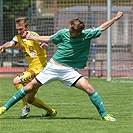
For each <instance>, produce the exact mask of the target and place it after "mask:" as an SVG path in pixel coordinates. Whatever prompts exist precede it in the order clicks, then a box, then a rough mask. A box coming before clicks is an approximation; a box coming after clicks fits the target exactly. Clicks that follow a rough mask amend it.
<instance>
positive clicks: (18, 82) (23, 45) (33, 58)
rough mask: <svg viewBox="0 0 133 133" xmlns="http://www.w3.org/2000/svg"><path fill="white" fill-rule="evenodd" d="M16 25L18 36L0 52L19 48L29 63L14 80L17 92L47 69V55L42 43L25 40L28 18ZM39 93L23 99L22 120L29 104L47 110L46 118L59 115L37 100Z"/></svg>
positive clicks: (32, 34) (21, 19)
mask: <svg viewBox="0 0 133 133" xmlns="http://www.w3.org/2000/svg"><path fill="white" fill-rule="evenodd" d="M15 24H16V30H17V32H18V35H16V36H15V37H13V39H12V40H11V41H9V42H6V43H5V44H3V45H2V46H0V50H1V51H3V50H4V49H7V48H10V47H19V48H20V49H21V51H22V53H23V55H24V56H25V58H26V59H27V61H28V69H27V70H26V71H25V72H23V73H22V74H21V75H19V76H16V77H15V78H14V79H13V84H14V86H15V88H16V90H19V89H20V88H22V87H23V86H25V85H26V84H27V83H29V82H30V81H32V79H34V77H35V76H36V75H37V74H38V73H39V72H40V71H41V70H42V69H43V68H44V67H45V65H46V62H47V54H46V51H45V50H44V49H43V47H41V43H40V42H35V41H31V40H27V39H25V36H26V35H25V31H28V30H29V25H28V19H27V18H26V17H19V18H17V19H15ZM30 33H31V34H30V35H31V36H39V35H38V34H37V33H36V32H32V31H30ZM37 91H38V89H36V90H35V91H33V92H31V93H29V94H27V95H26V97H24V98H23V99H22V106H23V108H22V112H21V114H20V118H25V117H26V116H27V115H28V112H29V111H30V108H29V106H28V104H27V103H30V104H32V105H34V106H36V107H38V108H42V109H44V110H46V111H47V113H46V115H45V116H51V117H53V116H55V115H56V114H57V112H56V110H54V109H52V108H51V107H49V106H48V105H46V104H45V103H44V102H42V101H41V100H40V99H38V98H35V94H36V93H37Z"/></svg>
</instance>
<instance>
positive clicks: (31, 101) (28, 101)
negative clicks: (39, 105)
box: [26, 98, 34, 104]
mask: <svg viewBox="0 0 133 133" xmlns="http://www.w3.org/2000/svg"><path fill="white" fill-rule="evenodd" d="M26 101H27V103H29V104H32V103H33V102H34V99H32V98H27V99H26Z"/></svg>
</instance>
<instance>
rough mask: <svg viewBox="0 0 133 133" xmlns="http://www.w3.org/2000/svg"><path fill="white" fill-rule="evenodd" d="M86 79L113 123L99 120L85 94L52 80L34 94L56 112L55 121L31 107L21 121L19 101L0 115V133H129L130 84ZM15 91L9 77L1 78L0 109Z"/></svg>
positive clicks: (131, 107) (131, 93)
mask: <svg viewBox="0 0 133 133" xmlns="http://www.w3.org/2000/svg"><path fill="white" fill-rule="evenodd" d="M88 80H89V82H90V83H91V84H92V86H93V87H94V88H95V90H96V91H97V92H98V93H99V94H100V96H101V98H102V100H103V102H104V105H105V107H106V110H107V113H109V114H113V115H114V117H115V118H116V119H117V121H116V122H107V121H102V120H100V116H99V114H98V113H97V110H96V108H95V107H94V106H93V105H92V103H91V101H90V100H89V98H88V96H87V94H85V93H84V92H82V91H81V90H78V89H75V88H71V89H68V88H66V87H65V86H63V85H62V84H61V83H60V82H58V81H55V82H52V83H50V84H48V85H45V86H44V85H43V86H42V87H41V88H40V90H39V91H38V93H37V95H36V97H38V98H40V99H42V100H43V101H45V102H46V103H47V104H48V105H50V106H51V107H53V108H55V109H56V110H57V112H58V114H57V116H56V117H55V118H53V119H50V118H42V117H41V115H42V114H43V113H46V112H45V111H43V110H42V109H38V108H36V107H34V106H32V105H30V108H31V111H30V113H29V116H28V117H27V118H26V119H20V118H19V114H20V111H21V101H19V102H18V103H17V104H15V105H14V106H13V107H11V108H10V109H9V110H8V111H7V112H5V113H4V114H3V115H1V116H0V133H132V132H133V124H132V118H133V117H132V115H133V113H132V112H133V110H132V109H133V104H132V101H133V91H132V89H133V88H132V87H133V86H132V84H131V83H128V82H107V81H106V79H100V78H99V79H88ZM15 92H16V90H15V89H14V87H13V85H12V78H1V79H0V106H2V105H4V104H5V103H6V101H7V100H9V98H10V97H11V96H12V95H13V94H14V93H15Z"/></svg>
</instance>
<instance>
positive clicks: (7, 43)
mask: <svg viewBox="0 0 133 133" xmlns="http://www.w3.org/2000/svg"><path fill="white" fill-rule="evenodd" d="M14 46H15V44H14V43H13V42H12V41H10V42H6V43H4V44H3V45H2V46H0V50H2V49H3V50H4V49H7V48H11V47H14Z"/></svg>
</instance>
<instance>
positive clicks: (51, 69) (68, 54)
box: [0, 12, 123, 121]
mask: <svg viewBox="0 0 133 133" xmlns="http://www.w3.org/2000/svg"><path fill="white" fill-rule="evenodd" d="M122 16H123V13H122V12H118V13H117V15H116V16H115V17H114V18H112V19H111V20H109V21H107V22H104V23H103V24H101V25H100V26H99V27H98V28H93V29H86V30H84V28H85V25H84V23H83V21H81V20H80V19H78V18H76V19H72V20H71V21H70V25H69V29H62V30H59V31H58V32H57V33H55V34H54V35H51V36H38V37H34V36H30V33H28V32H27V33H26V34H27V35H26V38H27V39H29V40H34V41H39V42H44V44H45V43H47V44H48V43H49V42H52V43H54V44H56V45H58V47H57V51H56V53H55V54H54V55H53V56H52V58H51V59H50V61H49V62H48V63H47V65H46V67H45V68H44V69H43V70H42V71H41V72H40V73H39V74H38V75H37V76H36V77H35V78H34V79H33V80H32V81H31V82H30V83H28V84H27V85H26V86H25V87H24V88H21V89H20V90H19V91H17V92H16V93H15V94H14V96H13V97H12V98H11V99H10V100H9V101H8V102H7V103H6V104H5V105H4V106H3V107H1V108H0V114H3V113H4V112H5V111H6V110H8V109H9V108H10V107H11V106H13V105H14V104H15V103H16V102H17V101H19V100H20V99H21V98H23V97H24V96H25V95H26V94H27V93H30V92H31V91H33V90H35V89H36V88H39V87H40V86H41V85H43V84H47V83H49V82H52V81H53V80H59V81H60V82H61V83H63V84H64V85H65V86H66V87H68V88H70V87H72V86H73V87H76V88H78V89H80V90H82V91H84V92H85V93H87V94H88V97H89V98H90V100H91V102H92V103H93V105H94V106H95V107H96V108H97V111H98V113H99V114H100V116H101V118H102V119H103V120H106V121H116V119H115V118H114V117H112V116H111V115H108V114H107V113H106V109H105V107H104V104H103V102H102V99H101V98H100V96H99V94H98V93H97V92H96V91H95V90H94V88H93V87H92V85H91V84H90V83H89V82H88V81H87V80H86V79H85V78H84V77H83V76H82V75H81V74H79V73H78V72H77V71H76V70H75V68H78V69H81V68H84V67H85V66H86V61H87V58H88V55H89V51H90V41H91V39H93V38H97V37H99V36H100V35H101V34H102V32H103V31H105V30H106V29H107V28H109V27H110V26H111V25H112V24H113V23H115V22H116V21H117V20H119V19H120V18H121V17H122ZM46 75H47V76H46ZM14 97H15V98H14Z"/></svg>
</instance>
